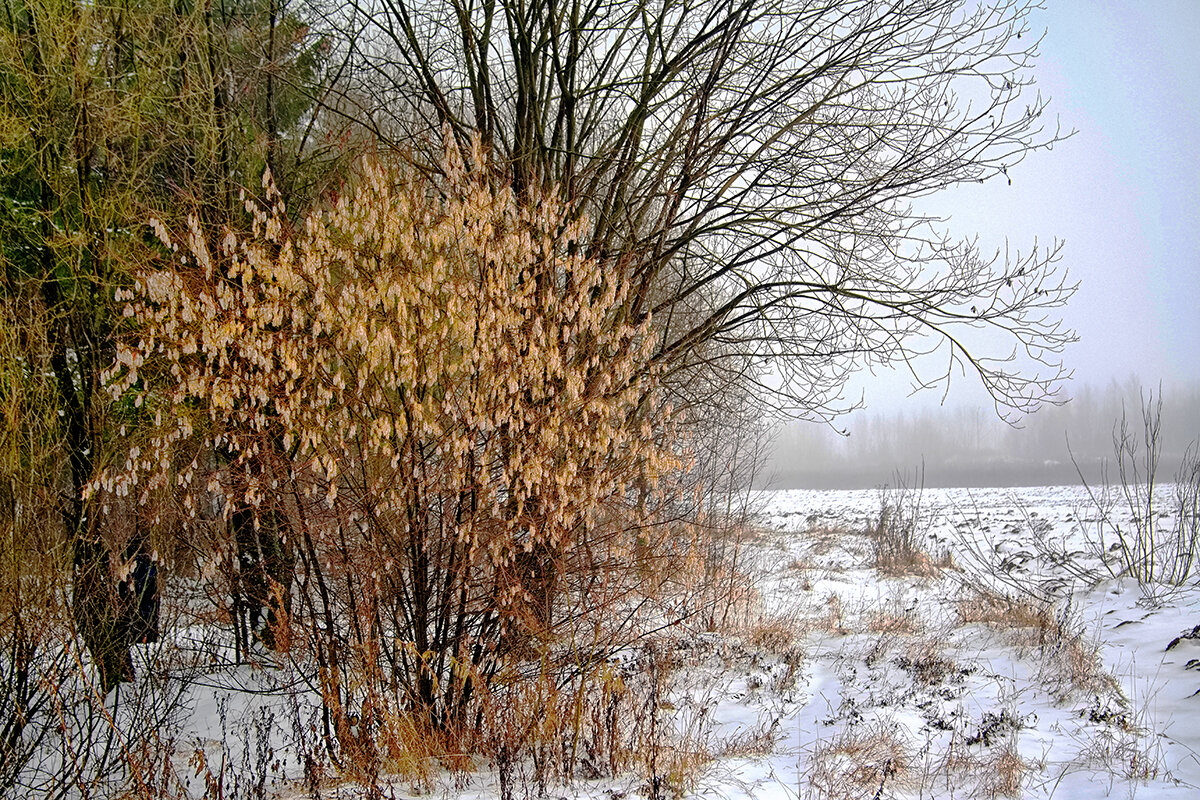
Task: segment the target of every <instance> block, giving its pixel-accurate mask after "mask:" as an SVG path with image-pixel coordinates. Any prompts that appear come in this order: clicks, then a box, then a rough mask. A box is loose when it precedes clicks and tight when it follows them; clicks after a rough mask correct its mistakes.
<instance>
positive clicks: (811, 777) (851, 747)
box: [806, 722, 915, 800]
mask: <svg viewBox="0 0 1200 800" xmlns="http://www.w3.org/2000/svg"><path fill="white" fill-rule="evenodd" d="M914 757H915V756H914V751H913V747H912V745H911V743H910V742H909V741H908V739H907V737H906V736H904V734H903V732H902V730H901V729H900V726H899V725H898V724H896V723H894V722H874V723H863V724H861V725H857V726H854V727H852V728H850V729H848V730H846V731H843V732H842V733H841V734H839V735H838V736H837V737H836V738H835V739H833V740H832V741H830V742H827V743H825V744H823V745H820V746H818V747H817V749H816V750H815V751H814V752H813V754H812V758H811V761H810V765H809V771H808V775H807V776H806V777H807V781H806V783H807V786H808V788H809V789H810V791H812V792H814V793H815V796H816V797H820V798H822V799H823V800H859V799H860V798H862V799H863V800H867V799H868V798H875V797H887V796H891V795H892V794H893V793H894V792H895V790H897V789H903V788H905V787H907V786H910V785H911V784H912V778H913V775H912V774H911V773H912V766H913V763H914Z"/></svg>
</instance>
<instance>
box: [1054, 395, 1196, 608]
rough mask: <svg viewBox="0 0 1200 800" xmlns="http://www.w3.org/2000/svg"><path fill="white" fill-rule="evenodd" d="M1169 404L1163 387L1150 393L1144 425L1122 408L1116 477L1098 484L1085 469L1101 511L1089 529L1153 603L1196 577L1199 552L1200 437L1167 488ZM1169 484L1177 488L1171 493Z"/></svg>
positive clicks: (1117, 568)
mask: <svg viewBox="0 0 1200 800" xmlns="http://www.w3.org/2000/svg"><path fill="white" fill-rule="evenodd" d="M1162 405H1163V401H1162V393H1161V389H1160V391H1159V396H1158V398H1157V400H1156V399H1155V397H1154V395H1153V393H1150V394H1149V395H1147V396H1146V397H1144V398H1143V401H1142V403H1141V408H1140V411H1141V425H1140V429H1135V427H1134V424H1133V423H1131V422H1130V420H1129V418H1128V416H1127V415H1126V414H1125V413H1124V412H1122V414H1121V420H1120V422H1119V423H1118V424H1117V426H1116V427H1115V428H1114V430H1113V451H1114V456H1115V459H1116V464H1117V473H1118V481H1119V482H1118V483H1117V485H1115V486H1114V485H1111V484H1109V483H1108V481H1107V480H1105V481H1104V482H1103V483H1102V485H1101V486H1100V487H1099V488H1093V487H1092V486H1090V485H1088V484H1087V481H1086V480H1084V479H1083V473H1082V471H1081V470H1079V475H1080V479H1081V480H1083V482H1084V485H1085V486H1086V487H1087V490H1088V495H1089V498H1090V499H1091V502H1092V507H1093V508H1094V509H1095V511H1096V512H1097V518H1096V521H1095V523H1094V527H1093V529H1092V530H1091V531H1090V534H1091V536H1092V539H1093V541H1094V542H1095V544H1096V545H1097V548H1098V550H1099V552H1100V555H1101V557H1102V558H1103V559H1104V563H1105V564H1106V565H1107V566H1108V567H1109V569H1110V571H1111V572H1112V574H1113V575H1114V576H1118V577H1119V576H1122V575H1129V576H1130V577H1132V578H1133V579H1134V580H1136V581H1137V583H1138V586H1139V587H1140V589H1141V591H1142V595H1143V597H1144V598H1145V600H1146V601H1147V602H1149V603H1151V604H1156V603H1158V602H1160V601H1161V600H1162V599H1163V598H1164V597H1165V596H1167V595H1169V594H1170V593H1171V592H1173V591H1174V590H1176V589H1178V588H1179V587H1180V586H1183V585H1185V584H1187V583H1188V582H1190V581H1191V580H1192V579H1193V574H1194V572H1195V567H1196V563H1197V558H1198V557H1200V448H1198V447H1197V443H1196V442H1192V443H1191V444H1190V445H1189V446H1188V447H1187V448H1186V450H1185V451H1184V454H1183V458H1182V461H1181V462H1180V466H1179V469H1178V472H1177V473H1176V476H1175V481H1174V485H1173V486H1172V487H1171V488H1170V489H1166V488H1165V487H1164V486H1163V485H1162V484H1161V482H1160V481H1159V479H1158V466H1159V461H1160V459H1161V457H1162V448H1163V439H1162ZM1076 469H1077V470H1078V465H1076ZM1164 491H1166V492H1172V496H1171V499H1170V500H1164V498H1163V494H1164ZM1164 505H1169V510H1170V512H1173V513H1167V510H1166V508H1164ZM1172 516H1173V517H1174V519H1173V520H1172V521H1167V520H1170V518H1171V517H1172ZM1112 553H1115V554H1116V557H1117V558H1116V564H1115V565H1114V564H1113V563H1112V560H1110V559H1109V556H1110V555H1111V554H1112Z"/></svg>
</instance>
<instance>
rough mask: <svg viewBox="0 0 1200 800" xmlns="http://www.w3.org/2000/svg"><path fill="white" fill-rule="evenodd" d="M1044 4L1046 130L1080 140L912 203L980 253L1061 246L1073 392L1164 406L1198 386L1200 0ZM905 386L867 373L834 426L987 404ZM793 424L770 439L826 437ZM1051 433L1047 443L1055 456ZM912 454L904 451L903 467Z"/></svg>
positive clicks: (867, 430)
mask: <svg viewBox="0 0 1200 800" xmlns="http://www.w3.org/2000/svg"><path fill="white" fill-rule="evenodd" d="M1048 6H1049V8H1047V9H1044V10H1040V11H1037V12H1035V13H1034V15H1033V16H1032V17H1031V22H1032V26H1033V28H1034V31H1035V32H1038V33H1040V32H1042V31H1044V32H1045V36H1044V39H1043V40H1042V44H1041V54H1040V58H1039V59H1038V62H1037V66H1036V69H1035V71H1034V76H1035V77H1036V79H1037V87H1038V90H1039V91H1040V92H1041V93H1042V95H1043V96H1045V97H1049V98H1050V101H1051V102H1050V108H1049V114H1050V124H1051V125H1053V123H1054V119H1055V117H1057V120H1058V121H1059V122H1060V123H1061V127H1062V129H1063V130H1064V132H1067V131H1071V130H1074V131H1075V134H1074V135H1073V136H1072V137H1071V138H1069V139H1068V140H1067V141H1065V142H1062V143H1060V144H1058V145H1056V146H1055V147H1054V149H1053V150H1052V151H1044V152H1037V153H1033V154H1032V155H1030V156H1029V157H1028V158H1027V159H1026V160H1025V161H1024V162H1023V163H1022V164H1020V165H1019V166H1017V167H1016V168H1014V169H1011V170H1010V171H1009V175H1010V177H1011V178H1012V185H1011V186H1009V185H1005V184H1004V183H1003V182H1001V181H991V182H989V183H987V184H984V185H972V186H965V187H958V188H955V189H953V190H951V191H948V192H943V193H940V194H938V195H936V196H933V197H930V198H927V199H925V200H923V201H921V205H920V210H921V211H924V212H930V213H935V214H938V215H941V216H945V217H948V218H949V222H948V227H949V229H950V230H951V231H952V232H953V233H955V234H956V235H958V236H964V237H970V236H973V235H975V234H978V235H979V241H980V243H981V245H982V246H983V250H984V251H988V252H990V251H995V250H1001V251H1002V250H1004V249H1005V248H1006V247H1007V248H1011V249H1013V250H1020V251H1022V252H1025V251H1028V249H1029V248H1030V247H1031V246H1032V245H1033V244H1034V243H1035V242H1036V243H1038V244H1039V245H1040V246H1042V247H1045V246H1046V245H1048V244H1050V243H1051V242H1052V241H1053V240H1055V239H1060V240H1064V241H1065V248H1064V251H1063V261H1062V265H1063V266H1064V267H1065V268H1066V269H1067V270H1068V272H1069V275H1070V277H1071V279H1072V280H1075V281H1078V282H1079V283H1080V288H1079V290H1078V292H1077V293H1076V295H1075V296H1074V297H1073V298H1072V300H1071V303H1070V304H1069V306H1068V307H1067V308H1066V309H1065V310H1064V312H1063V317H1064V319H1065V321H1066V323H1067V324H1068V325H1069V326H1070V327H1072V328H1074V329H1075V330H1076V332H1077V333H1078V335H1079V337H1080V341H1079V342H1078V343H1077V344H1076V345H1074V346H1073V347H1072V348H1070V349H1069V350H1068V351H1067V353H1066V354H1065V356H1064V360H1065V363H1066V366H1067V367H1068V368H1069V369H1071V370H1073V372H1074V379H1073V381H1072V382H1071V383H1070V384H1069V385H1068V386H1067V387H1066V393H1067V394H1068V395H1072V396H1074V395H1079V394H1080V393H1086V392H1087V391H1103V389H1104V387H1105V386H1107V385H1111V384H1112V383H1113V382H1114V381H1116V382H1120V383H1122V384H1124V385H1126V386H1135V385H1140V386H1142V387H1145V388H1148V389H1155V390H1157V389H1158V387H1159V385H1160V384H1161V385H1162V386H1163V389H1164V391H1165V392H1166V393H1167V396H1168V398H1169V397H1170V396H1171V394H1172V393H1175V394H1188V393H1190V392H1192V391H1194V387H1195V386H1196V384H1197V383H1198V382H1200V310H1197V305H1198V303H1200V202H1198V201H1200V91H1197V88H1196V87H1197V85H1200V2H1197V0H1156V1H1155V2H1144V0H1143V2H1135V1H1134V0H1119V1H1118V2H1105V3H1095V2H1091V1H1090V0H1052V2H1051V3H1049V4H1048ZM1087 387H1093V388H1091V389H1089V388H1087ZM911 392H912V381H911V378H910V377H908V376H905V375H903V374H900V373H890V374H889V373H887V372H876V373H874V374H870V373H864V374H862V375H860V376H858V378H856V380H855V381H854V382H853V384H852V385H851V387H850V390H849V392H848V394H849V396H850V397H851V399H857V398H859V397H860V396H861V398H862V400H863V402H864V403H865V405H866V407H867V410H866V411H865V412H857V413H855V414H852V415H850V416H849V417H847V418H843V419H841V420H839V422H838V424H839V426H840V427H841V428H843V429H845V430H848V431H849V432H850V434H851V437H852V438H853V437H854V436H855V435H857V436H858V437H859V441H861V440H862V439H863V438H865V437H869V436H871V435H872V434H874V433H876V432H877V431H879V430H881V427H880V426H881V425H883V426H886V423H881V422H880V420H887V419H892V420H896V419H903V418H905V417H906V416H907V417H909V418H912V417H916V416H919V415H921V414H925V413H926V412H929V411H931V410H933V409H937V408H939V407H941V406H943V404H944V406H945V407H946V408H948V409H949V410H950V414H951V415H953V414H958V413H961V414H965V415H967V416H971V415H973V414H974V413H975V410H976V409H980V410H983V409H989V408H990V406H989V402H988V398H987V397H986V395H985V394H984V393H983V392H982V390H981V389H979V387H978V385H977V381H973V379H972V378H971V377H970V376H967V377H965V378H956V380H955V382H954V383H953V385H952V387H951V390H950V392H949V394H948V395H947V396H945V397H943V395H942V393H941V392H937V391H934V392H930V391H925V392H921V393H919V394H917V395H916V396H915V397H913V396H909V395H910V394H911ZM1197 413H1198V415H1200V412H1197ZM1036 416H1037V415H1035V417H1036ZM1050 416H1051V417H1053V416H1054V414H1053V413H1052V414H1051V415H1050ZM1055 419H1058V417H1055ZM1051 422H1052V420H1050V419H1049V418H1046V419H1044V420H1043V421H1042V422H1040V423H1039V422H1037V421H1036V419H1035V418H1030V419H1029V420H1027V421H1026V422H1025V423H1024V428H1023V430H1025V431H1026V433H1025V434H1021V433H1020V432H1019V431H1018V432H1010V433H1004V431H1005V430H1006V429H1005V426H1004V425H1003V424H1002V423H999V422H998V421H996V420H995V417H994V414H992V413H990V412H989V413H987V414H985V415H984V418H983V421H982V422H981V423H980V424H981V425H984V426H985V427H987V428H989V429H990V430H992V431H993V432H994V435H995V436H998V437H1009V438H1006V441H1009V442H1010V443H1011V442H1013V441H1019V440H1020V437H1021V436H1022V435H1024V436H1026V437H1027V438H1030V437H1040V438H1046V437H1048V436H1050V435H1051V434H1050V432H1049V431H1048V430H1047V428H1048V426H1050V425H1051ZM1196 422H1198V423H1200V419H1198V420H1196ZM1092 425H1093V426H1094V427H1098V428H1099V433H1100V434H1102V435H1101V436H1100V438H1101V439H1104V438H1110V437H1111V422H1107V423H1103V424H1102V423H1101V421H1100V420H1099V418H1097V419H1096V420H1095V421H1094V422H1093V423H1092ZM1184 427H1186V428H1193V429H1194V428H1195V427H1196V426H1195V425H1186V426H1184ZM796 430H798V431H800V432H798V433H795V434H790V433H789V434H786V435H785V436H784V437H783V438H781V439H779V441H780V442H782V441H783V439H786V438H787V436H792V437H793V438H794V439H797V442H799V440H802V439H805V437H808V436H810V435H814V436H816V437H817V438H818V439H821V437H822V436H824V434H822V433H813V432H812V431H807V432H805V431H804V429H803V427H802V426H801V427H800V428H797V429H796ZM1029 431H1040V433H1036V434H1035V433H1029ZM1178 435H1180V436H1184V435H1187V436H1189V437H1190V435H1192V434H1191V433H1190V432H1189V433H1187V434H1185V433H1184V431H1183V430H1180V431H1178ZM1061 436H1062V434H1061V432H1060V433H1058V434H1055V436H1054V439H1055V441H1054V442H1052V443H1051V442H1045V443H1044V444H1046V446H1047V447H1050V445H1053V446H1054V447H1056V448H1057V450H1055V452H1057V453H1060V454H1061V453H1062V447H1061V445H1060V443H1061ZM797 437H798V438H797ZM1011 437H1016V438H1015V439H1013V438H1011ZM1012 446H1013V447H1015V448H1016V449H1017V450H1020V449H1021V448H1023V447H1029V446H1028V445H1019V444H1017V445H1012ZM920 456H921V454H919V453H907V454H905V458H906V459H908V464H907V465H909V466H910V465H911V464H913V463H917V462H919V459H920ZM782 463H783V462H781V461H779V460H778V459H776V463H775V464H772V465H770V466H769V468H768V472H770V471H771V470H775V469H777V468H778V467H779V466H780V464H782ZM788 463H789V464H790V463H792V462H791V461H788ZM900 466H906V464H903V463H902V464H900ZM889 469H890V467H889Z"/></svg>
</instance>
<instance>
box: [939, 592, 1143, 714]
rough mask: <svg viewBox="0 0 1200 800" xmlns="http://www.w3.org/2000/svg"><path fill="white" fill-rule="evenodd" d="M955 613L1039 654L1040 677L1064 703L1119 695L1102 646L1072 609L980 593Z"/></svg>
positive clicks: (964, 621)
mask: <svg viewBox="0 0 1200 800" xmlns="http://www.w3.org/2000/svg"><path fill="white" fill-rule="evenodd" d="M957 612H958V618H959V621H960V622H961V623H962V624H964V625H969V624H983V625H987V626H989V627H991V628H993V629H995V630H996V631H998V632H999V633H1000V634H1001V635H1002V636H1004V638H1005V639H1006V640H1007V641H1009V642H1010V643H1011V644H1013V645H1015V646H1018V647H1022V648H1026V649H1032V650H1037V651H1039V652H1040V655H1041V661H1042V670H1041V678H1042V680H1043V681H1044V682H1045V683H1047V684H1048V685H1050V686H1051V687H1052V688H1053V689H1054V690H1055V692H1056V694H1058V695H1059V696H1060V699H1065V698H1066V697H1067V696H1068V695H1070V694H1071V693H1072V692H1074V691H1080V692H1088V693H1109V692H1118V691H1119V689H1118V683H1117V681H1116V679H1115V678H1114V677H1113V676H1112V675H1110V674H1109V673H1108V672H1106V671H1105V670H1104V663H1103V660H1102V659H1101V657H1100V644H1099V642H1098V641H1096V640H1095V639H1094V638H1092V637H1090V636H1089V635H1088V634H1087V632H1086V630H1085V629H1084V626H1083V622H1082V620H1081V619H1080V617H1079V614H1078V613H1077V612H1076V611H1075V609H1074V608H1072V607H1071V606H1070V605H1069V604H1068V605H1067V606H1061V607H1060V606H1056V605H1055V604H1053V603H1050V602H1043V601H1037V600H1034V599H1032V598H1031V597H1026V596H1021V597H1016V598H1014V597H1006V596H1003V595H1000V594H997V593H995V592H991V591H988V590H983V589H976V590H974V591H973V592H972V593H971V594H970V595H968V596H967V597H965V598H963V599H962V600H960V601H959V603H958V605H957Z"/></svg>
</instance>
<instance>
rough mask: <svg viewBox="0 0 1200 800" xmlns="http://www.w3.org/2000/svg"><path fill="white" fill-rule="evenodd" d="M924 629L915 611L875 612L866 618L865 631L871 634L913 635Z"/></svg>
mask: <svg viewBox="0 0 1200 800" xmlns="http://www.w3.org/2000/svg"><path fill="white" fill-rule="evenodd" d="M924 627H925V626H924V623H923V622H922V621H921V618H920V617H919V616H918V615H917V614H916V612H915V611H903V610H894V611H875V612H872V613H870V614H868V615H867V618H866V629H867V630H868V631H871V632H872V633H893V634H914V633H919V632H920V631H922V630H923V629H924Z"/></svg>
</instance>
